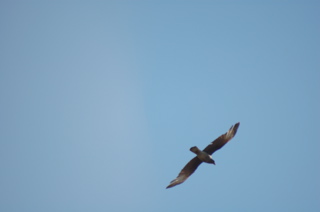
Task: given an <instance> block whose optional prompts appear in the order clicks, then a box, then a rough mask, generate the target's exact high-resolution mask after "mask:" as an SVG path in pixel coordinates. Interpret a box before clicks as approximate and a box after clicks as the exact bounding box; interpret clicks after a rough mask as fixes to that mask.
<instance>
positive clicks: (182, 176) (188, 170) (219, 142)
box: [167, 122, 240, 188]
mask: <svg viewBox="0 0 320 212" xmlns="http://www.w3.org/2000/svg"><path fill="white" fill-rule="evenodd" d="M239 125H240V122H238V123H236V124H235V125H234V126H231V127H230V129H229V131H228V132H226V133H225V134H223V135H221V136H220V137H218V138H217V139H216V140H214V141H212V142H211V143H210V144H209V145H208V146H207V147H206V148H205V149H204V150H203V151H201V150H200V149H198V147H196V146H194V147H191V148H190V151H191V152H193V153H195V154H196V155H197V156H196V157H194V158H193V159H191V160H190V161H189V163H187V165H185V167H183V169H182V170H181V172H180V173H179V175H178V177H177V178H176V179H174V180H172V181H171V182H170V184H169V185H168V186H167V188H171V187H173V186H176V185H179V184H181V183H183V182H184V181H185V180H186V179H188V177H189V176H190V175H192V174H193V172H194V171H195V170H196V169H197V168H198V166H199V165H200V164H201V163H202V162H205V163H211V164H214V165H215V162H214V160H213V159H212V157H211V155H212V154H213V153H214V152H215V151H217V150H218V149H220V148H221V147H223V146H224V145H225V144H226V143H227V142H228V141H230V140H231V139H232V138H233V137H234V136H235V135H236V133H237V130H238V127H239Z"/></svg>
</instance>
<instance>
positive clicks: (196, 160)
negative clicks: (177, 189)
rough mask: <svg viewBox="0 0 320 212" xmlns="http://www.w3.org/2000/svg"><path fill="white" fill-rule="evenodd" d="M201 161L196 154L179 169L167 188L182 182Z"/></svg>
mask: <svg viewBox="0 0 320 212" xmlns="http://www.w3.org/2000/svg"><path fill="white" fill-rule="evenodd" d="M201 163H202V161H201V160H200V159H199V158H198V157H197V156H196V157H194V158H193V159H191V160H190V161H189V163H187V165H185V166H184V167H183V169H182V170H181V171H180V173H179V175H178V177H177V178H176V179H174V180H172V181H171V182H170V184H169V185H168V186H167V188H171V187H173V186H176V185H179V184H180V183H183V182H184V181H185V180H186V179H188V177H189V176H190V175H192V173H193V172H194V171H195V170H196V169H197V168H198V166H199V165H200V164H201Z"/></svg>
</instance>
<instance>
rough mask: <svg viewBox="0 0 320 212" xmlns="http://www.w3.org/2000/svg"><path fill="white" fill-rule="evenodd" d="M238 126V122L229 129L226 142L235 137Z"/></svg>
mask: <svg viewBox="0 0 320 212" xmlns="http://www.w3.org/2000/svg"><path fill="white" fill-rule="evenodd" d="M239 126H240V122H238V123H236V124H235V125H233V126H231V127H230V129H229V131H228V132H227V134H226V138H227V139H228V140H229V139H231V138H233V137H234V136H235V135H236V133H237V130H238V127H239Z"/></svg>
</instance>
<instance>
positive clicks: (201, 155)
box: [190, 146, 215, 164]
mask: <svg viewBox="0 0 320 212" xmlns="http://www.w3.org/2000/svg"><path fill="white" fill-rule="evenodd" d="M190 151H191V152H193V153H195V154H196V155H197V157H198V158H199V159H200V160H201V161H202V162H205V163H212V164H215V162H214V160H213V159H212V156H211V155H209V154H208V153H206V152H205V151H201V150H200V149H199V148H198V147H196V146H194V147H191V148H190Z"/></svg>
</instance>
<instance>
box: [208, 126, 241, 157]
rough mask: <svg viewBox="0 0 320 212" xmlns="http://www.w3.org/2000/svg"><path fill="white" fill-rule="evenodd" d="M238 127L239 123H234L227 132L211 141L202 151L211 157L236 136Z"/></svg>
mask: <svg viewBox="0 0 320 212" xmlns="http://www.w3.org/2000/svg"><path fill="white" fill-rule="evenodd" d="M239 125H240V122H238V123H236V124H235V125H234V126H231V127H230V129H229V131H228V132H226V133H225V134H223V135H221V136H220V137H219V138H217V139H216V140H214V141H212V142H211V143H210V144H209V145H208V146H207V147H206V148H205V149H204V150H203V151H204V152H206V153H208V154H210V155H212V153H214V152H215V151H217V150H218V149H220V148H221V147H223V146H224V145H225V144H226V143H228V141H230V140H231V139H232V138H233V137H234V136H235V135H236V133H237V130H238V127H239Z"/></svg>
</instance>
